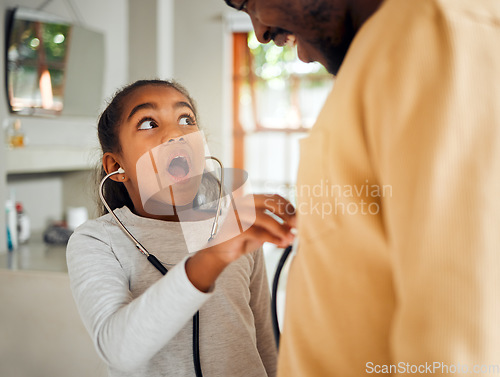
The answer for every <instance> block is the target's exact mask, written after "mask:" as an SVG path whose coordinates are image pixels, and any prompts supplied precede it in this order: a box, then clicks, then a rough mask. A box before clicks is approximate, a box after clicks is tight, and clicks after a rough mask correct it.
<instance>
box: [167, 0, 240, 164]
mask: <svg viewBox="0 0 500 377" xmlns="http://www.w3.org/2000/svg"><path fill="white" fill-rule="evenodd" d="M174 8H175V18H174V35H175V40H174V73H175V78H176V79H177V80H179V81H180V82H181V83H183V84H184V85H185V86H186V87H187V89H188V90H189V91H190V93H191V95H192V96H193V98H194V99H195V100H196V101H197V104H198V110H199V113H200V124H201V126H202V128H203V129H204V131H205V134H206V137H207V139H208V142H209V147H210V152H211V153H212V154H213V155H214V156H217V157H220V158H221V159H222V161H223V162H224V163H225V165H226V166H230V165H231V162H232V129H231V116H232V112H231V80H232V66H231V58H232V51H231V40H230V34H229V31H228V30H227V28H226V23H225V19H224V15H225V14H227V13H228V12H231V9H230V8H229V7H228V6H227V5H226V4H225V3H224V1H223V0H175V6H174Z"/></svg>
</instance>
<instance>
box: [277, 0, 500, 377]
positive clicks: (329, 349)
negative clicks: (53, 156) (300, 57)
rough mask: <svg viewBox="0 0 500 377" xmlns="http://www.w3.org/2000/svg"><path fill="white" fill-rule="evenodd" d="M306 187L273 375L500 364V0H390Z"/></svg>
mask: <svg viewBox="0 0 500 377" xmlns="http://www.w3.org/2000/svg"><path fill="white" fill-rule="evenodd" d="M297 196H298V202H297V210H298V213H299V237H300V246H299V250H298V253H297V256H296V258H295V259H294V261H293V263H292V267H291V271H290V274H289V281H288V288H287V302H286V309H285V321H284V326H283V334H282V338H281V344H280V355H279V363H278V376H280V377H290V376H293V377H295V376H296V377H313V376H340V377H349V376H356V377H359V376H362V375H365V374H376V373H377V372H378V373H381V372H392V373H391V374H392V375H398V374H403V373H406V374H407V375H409V373H411V372H415V371H418V372H420V373H424V372H425V373H428V374H429V373H430V371H431V370H432V372H433V373H434V374H435V375H442V374H446V372H448V373H450V374H451V373H455V374H454V375H470V374H468V373H458V372H460V371H461V372H464V371H465V370H466V369H465V368H468V369H467V370H468V371H471V372H474V371H479V370H478V369H476V370H474V369H473V368H481V367H482V368H483V369H482V372H483V373H482V375H487V374H486V373H484V371H485V369H484V368H488V367H491V368H494V366H495V365H496V366H497V368H498V369H496V373H497V374H498V373H500V1H498V0H473V1H471V0H386V1H385V2H384V3H383V4H382V6H381V8H380V9H379V10H378V11H377V12H376V13H375V14H374V15H373V16H372V17H371V18H370V19H369V20H368V21H367V22H366V23H365V25H364V26H363V27H362V28H361V30H360V31H359V33H358V34H357V36H356V38H355V40H354V41H353V44H352V45H351V48H350V50H349V52H348V55H347V57H346V59H345V61H344V64H343V66H342V68H341V71H340V72H339V74H338V77H337V79H336V83H335V88H334V89H333V91H332V93H331V94H330V96H329V98H328V99H327V101H326V103H325V106H324V109H323V111H322V113H321V114H320V116H319V118H318V120H317V124H316V125H315V126H314V127H313V129H312V131H311V133H310V135H309V136H308V138H306V139H304V140H303V141H302V144H301V162H300V168H299V174H298V187H297ZM429 368H431V369H429ZM453 368H455V369H453ZM457 368H458V369H457ZM385 375H390V374H389V373H388V374H385ZM476 375H480V374H479V373H478V374H476Z"/></svg>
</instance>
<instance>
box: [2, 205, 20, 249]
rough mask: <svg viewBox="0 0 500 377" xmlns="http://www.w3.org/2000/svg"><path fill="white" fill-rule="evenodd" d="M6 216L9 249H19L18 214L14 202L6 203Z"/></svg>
mask: <svg viewBox="0 0 500 377" xmlns="http://www.w3.org/2000/svg"><path fill="white" fill-rule="evenodd" d="M5 216H6V223H7V248H8V249H9V251H12V250H15V249H17V245H18V237H17V213H16V207H15V205H14V201H12V200H10V199H7V201H6V202H5Z"/></svg>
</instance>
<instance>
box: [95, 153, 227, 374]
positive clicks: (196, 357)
mask: <svg viewBox="0 0 500 377" xmlns="http://www.w3.org/2000/svg"><path fill="white" fill-rule="evenodd" d="M206 159H212V160H215V161H216V162H217V163H218V164H219V165H220V167H221V179H220V182H219V199H218V202H217V212H216V214H215V219H214V223H213V224H212V229H211V231H210V238H209V239H208V241H210V240H212V239H213V238H214V237H215V235H216V234H217V231H218V230H219V216H220V213H221V204H222V196H223V193H224V190H223V187H224V166H223V165H222V162H221V161H220V160H219V159H218V158H216V157H213V156H208V157H206ZM122 172H123V171H119V170H117V171H114V172H111V173H109V174H107V175H106V176H105V177H104V178H103V179H102V180H101V183H100V184H99V197H100V199H101V202H102V203H103V204H104V207H106V209H107V210H108V212H109V213H110V214H111V216H113V218H114V219H115V221H116V223H117V224H118V226H119V227H120V228H121V230H122V231H123V232H124V233H125V234H126V235H127V237H129V238H130V240H131V241H132V242H133V243H134V245H135V247H136V248H137V249H138V250H139V251H140V252H141V253H142V254H143V255H145V256H146V258H147V260H148V261H149V262H150V263H151V264H152V265H153V266H154V267H155V268H156V269H157V270H158V271H160V272H161V274H162V275H166V274H167V272H168V270H167V269H166V268H165V266H164V265H163V264H162V263H161V262H160V261H159V260H158V258H156V257H155V256H154V255H153V254H151V253H149V252H148V251H147V249H146V248H145V247H144V246H143V245H142V244H141V243H140V242H139V241H138V240H137V238H135V237H134V235H133V234H132V233H130V231H129V230H128V229H127V227H126V226H125V225H124V224H123V223H122V222H121V220H120V219H119V218H118V216H116V214H115V213H114V212H113V211H112V210H111V207H110V206H109V204H108V202H107V201H106V199H105V198H104V192H103V189H104V183H105V182H106V180H107V179H108V178H109V177H111V176H113V175H115V174H121V173H122ZM193 364H194V370H195V374H196V377H203V373H202V371H201V360H200V312H199V311H197V312H196V314H195V315H194V316H193Z"/></svg>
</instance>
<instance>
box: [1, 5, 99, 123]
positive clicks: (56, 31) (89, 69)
mask: <svg viewBox="0 0 500 377" xmlns="http://www.w3.org/2000/svg"><path fill="white" fill-rule="evenodd" d="M6 46H7V51H6V67H7V72H6V84H7V98H8V101H9V108H10V110H11V112H12V113H16V114H18V115H61V114H64V115H78V116H94V115H95V114H97V113H98V110H99V106H100V104H101V102H102V83H103V76H104V68H103V67H104V37H103V35H102V34H101V33H98V32H95V31H92V30H88V29H85V28H83V27H81V26H78V25H72V24H70V23H69V22H66V21H63V20H61V19H59V18H57V17H55V16H53V15H49V14H46V13H43V12H40V11H35V10H30V9H24V8H16V9H14V10H11V11H9V14H8V17H7V41H6Z"/></svg>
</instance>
